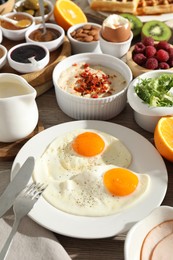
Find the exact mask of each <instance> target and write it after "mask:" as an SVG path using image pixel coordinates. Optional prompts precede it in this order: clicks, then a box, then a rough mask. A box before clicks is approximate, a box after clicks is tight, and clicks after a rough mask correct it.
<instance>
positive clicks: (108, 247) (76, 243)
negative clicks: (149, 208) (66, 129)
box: [0, 88, 173, 260]
mask: <svg viewBox="0 0 173 260" xmlns="http://www.w3.org/2000/svg"><path fill="white" fill-rule="evenodd" d="M36 101H37V104H38V108H39V116H40V120H41V121H42V123H43V125H44V128H48V127H51V126H53V125H57V124H61V123H64V122H69V121H74V119H72V118H69V117H68V116H67V115H65V114H64V113H63V112H62V111H61V110H60V109H59V107H58V105H57V102H56V98H55V92H54V89H53V88H51V89H50V90H49V91H47V92H46V93H44V94H43V95H41V96H39V97H38V98H37V99H36ZM109 121H110V122H113V123H116V124H120V125H123V126H125V127H128V128H130V129H133V130H135V131H136V132H138V133H139V134H141V135H142V136H144V137H145V138H147V139H148V140H149V141H151V142H152V141H153V134H151V133H148V132H146V131H144V130H142V129H141V128H140V127H139V126H138V125H137V124H136V123H135V121H134V118H133V111H132V109H131V108H130V106H129V105H128V104H127V105H126V107H125V109H124V110H123V111H122V112H121V114H119V115H118V116H116V117H115V118H113V119H111V120H109ZM134 145H136V144H134ZM141 153H142V147H141ZM144 156H145V155H144ZM12 162H13V161H12V160H9V161H6V160H2V161H0V171H2V170H6V169H10V168H11V165H12ZM165 164H166V166H167V170H168V175H169V176H168V177H169V183H168V190H167V194H166V197H165V199H164V201H163V204H164V205H170V206H173V164H172V163H170V162H168V161H166V160H165ZM5 174H6V172H4V175H5ZM4 177H5V176H4ZM8 178H9V177H7V176H6V179H7V180H8ZM115 224H116V223H115ZM72 225H73V223H72ZM56 236H57V238H58V239H59V241H60V243H61V244H62V245H63V247H64V248H65V249H66V251H67V252H68V253H69V255H70V256H71V258H72V259H75V260H89V259H91V260H123V259H124V257H123V250H124V241H122V240H121V241H119V240H117V239H116V237H111V238H105V239H91V240H87V239H76V238H71V237H66V236H62V235H59V234H56Z"/></svg>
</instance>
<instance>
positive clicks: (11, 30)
mask: <svg viewBox="0 0 173 260" xmlns="http://www.w3.org/2000/svg"><path fill="white" fill-rule="evenodd" d="M4 17H8V18H10V19H13V20H15V21H20V25H14V24H12V23H10V22H7V21H5V20H1V22H0V25H1V30H2V33H3V36H4V37H6V38H7V39H9V40H12V41H20V40H24V39H25V32H26V31H27V30H28V29H29V28H32V27H33V26H34V24H35V22H34V19H33V17H32V15H30V14H25V13H13V12H11V13H8V14H4ZM21 23H22V25H21Z"/></svg>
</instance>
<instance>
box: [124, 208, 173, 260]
mask: <svg viewBox="0 0 173 260" xmlns="http://www.w3.org/2000/svg"><path fill="white" fill-rule="evenodd" d="M172 240H173V207H169V206H160V207H157V208H155V209H154V210H153V211H152V212H151V213H150V214H149V215H148V216H147V217H146V218H144V219H143V220H141V221H139V222H137V223H136V224H135V225H134V226H133V227H132V228H131V229H130V231H129V232H128V234H127V236H126V239H125V246H124V256H125V260H132V259H133V260H139V259H140V260H144V259H152V260H158V259H172Z"/></svg>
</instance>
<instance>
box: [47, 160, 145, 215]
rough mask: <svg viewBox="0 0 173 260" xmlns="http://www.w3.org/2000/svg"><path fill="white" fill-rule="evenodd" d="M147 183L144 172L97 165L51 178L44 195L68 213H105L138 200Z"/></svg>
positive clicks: (130, 204) (117, 209) (119, 209)
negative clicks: (61, 178) (75, 173)
mask: <svg viewBox="0 0 173 260" xmlns="http://www.w3.org/2000/svg"><path fill="white" fill-rule="evenodd" d="M149 184H150V178H149V176H148V175H147V174H137V173H135V172H133V171H131V170H128V169H126V168H121V167H116V166H114V165H99V166H94V167H93V168H92V170H89V169H88V170H87V171H84V172H82V173H79V174H77V175H76V176H72V177H71V178H70V179H68V180H66V181H63V182H58V181H56V179H55V181H51V183H50V184H49V186H48V188H47V189H46V190H45V192H44V193H43V196H44V198H45V199H46V200H47V201H48V202H49V203H50V204H51V205H53V206H54V207H56V208H57V209H59V210H61V211H64V212H67V213H70V214H74V215H81V216H107V215H112V214H116V213H118V212H120V211H121V210H124V209H126V208H129V207H131V206H132V205H134V204H135V203H136V202H138V201H139V200H141V199H142V198H143V197H144V196H145V194H146V193H147V191H148V189H149Z"/></svg>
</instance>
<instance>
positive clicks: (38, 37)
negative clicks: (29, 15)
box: [29, 28, 61, 42]
mask: <svg viewBox="0 0 173 260" xmlns="http://www.w3.org/2000/svg"><path fill="white" fill-rule="evenodd" d="M60 35H61V34H60V32H59V31H58V30H56V29H53V28H46V33H45V34H43V29H42V28H39V29H36V30H34V31H33V32H31V33H30V35H29V38H30V39H31V40H33V41H37V42H49V41H54V40H56V39H58V38H59V37H60Z"/></svg>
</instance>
